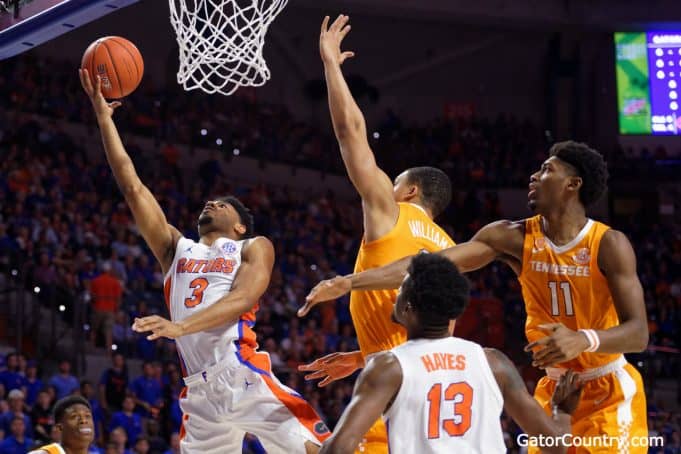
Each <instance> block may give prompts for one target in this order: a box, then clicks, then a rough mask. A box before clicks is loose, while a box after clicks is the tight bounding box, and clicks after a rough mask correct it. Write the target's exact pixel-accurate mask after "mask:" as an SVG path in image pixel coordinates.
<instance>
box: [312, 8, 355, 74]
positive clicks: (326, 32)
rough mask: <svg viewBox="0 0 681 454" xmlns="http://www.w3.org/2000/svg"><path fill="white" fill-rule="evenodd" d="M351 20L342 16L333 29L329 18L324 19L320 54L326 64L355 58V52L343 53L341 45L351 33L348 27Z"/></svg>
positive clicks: (338, 18) (334, 22)
mask: <svg viewBox="0 0 681 454" xmlns="http://www.w3.org/2000/svg"><path fill="white" fill-rule="evenodd" d="M349 20H350V17H349V16H345V15H343V14H340V15H339V16H338V17H337V18H336V20H335V21H333V24H331V27H329V16H326V17H324V21H323V22H322V32H321V35H320V36H319V52H320V53H321V55H322V61H323V62H324V64H338V65H342V64H343V62H344V61H345V60H346V59H348V58H352V57H354V56H355V53H354V52H350V51H347V52H342V51H341V43H342V42H343V38H345V35H347V34H348V32H349V31H350V26H349V25H347V23H348V21H349Z"/></svg>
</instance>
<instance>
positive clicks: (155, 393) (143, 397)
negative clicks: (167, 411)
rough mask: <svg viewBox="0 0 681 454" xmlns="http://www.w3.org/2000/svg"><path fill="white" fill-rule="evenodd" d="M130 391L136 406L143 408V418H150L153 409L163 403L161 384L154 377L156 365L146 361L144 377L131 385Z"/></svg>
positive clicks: (135, 380)
mask: <svg viewBox="0 0 681 454" xmlns="http://www.w3.org/2000/svg"><path fill="white" fill-rule="evenodd" d="M130 391H131V393H132V396H133V398H134V399H135V404H136V405H138V406H139V407H141V410H142V411H141V412H140V414H141V415H142V416H147V417H148V416H150V415H151V408H152V407H158V406H159V405H160V403H161V397H162V393H161V382H160V381H159V379H157V378H155V377H154V365H153V363H151V362H149V361H145V362H144V365H143V366H142V375H141V376H139V377H137V378H135V379H134V380H133V381H132V383H130Z"/></svg>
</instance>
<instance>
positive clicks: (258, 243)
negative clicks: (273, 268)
mask: <svg viewBox="0 0 681 454" xmlns="http://www.w3.org/2000/svg"><path fill="white" fill-rule="evenodd" d="M241 255H242V257H243V258H244V259H249V258H253V257H264V256H271V257H274V244H272V241H271V240H270V239H269V238H267V237H266V236H262V235H259V236H254V237H252V238H247V239H245V240H243V246H242V248H241Z"/></svg>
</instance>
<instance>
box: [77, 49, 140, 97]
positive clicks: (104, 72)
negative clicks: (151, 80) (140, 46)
mask: <svg viewBox="0 0 681 454" xmlns="http://www.w3.org/2000/svg"><path fill="white" fill-rule="evenodd" d="M81 68H83V69H87V70H88V72H89V73H90V78H91V79H92V84H93V85H94V84H95V81H96V80H97V79H96V76H99V77H101V79H102V94H103V95H104V97H105V98H107V99H118V98H123V97H125V96H128V95H129V94H130V93H132V92H133V91H135V89H136V88H137V86H138V85H139V84H140V82H141V81H142V75H143V74H144V60H143V59H142V55H141V54H140V51H139V50H137V47H136V46H135V45H134V44H133V43H131V42H130V41H128V40H127V39H125V38H121V37H120V36H105V37H104V38H99V39H98V40H97V41H95V42H94V43H92V44H90V46H89V47H88V48H87V50H86V51H85V54H83V60H82V62H81Z"/></svg>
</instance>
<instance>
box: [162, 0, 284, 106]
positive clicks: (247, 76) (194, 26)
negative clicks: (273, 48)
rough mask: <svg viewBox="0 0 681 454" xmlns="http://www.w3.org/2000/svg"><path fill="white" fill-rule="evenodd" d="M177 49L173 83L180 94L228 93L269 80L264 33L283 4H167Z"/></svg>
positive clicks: (239, 0)
mask: <svg viewBox="0 0 681 454" xmlns="http://www.w3.org/2000/svg"><path fill="white" fill-rule="evenodd" d="M169 1H170V22H171V24H172V26H173V28H174V29H175V33H176V34H177V43H178V45H179V47H180V67H179V69H178V72H177V82H178V83H179V84H180V85H182V86H183V87H184V89H185V90H188V91H189V90H195V89H200V90H203V91H205V92H206V93H209V94H213V93H221V94H223V95H227V96H229V95H231V94H232V93H234V92H235V91H236V90H237V89H238V88H239V87H242V86H251V87H259V86H261V85H263V84H265V82H267V81H268V80H269V78H270V70H269V69H268V68H267V63H266V62H265V59H264V58H263V55H262V51H263V46H264V44H265V35H266V34H267V29H268V27H269V25H270V24H271V23H272V21H273V20H274V18H275V17H277V15H278V14H279V13H280V12H281V10H283V9H284V7H285V6H286V4H287V3H288V0H169Z"/></svg>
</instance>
